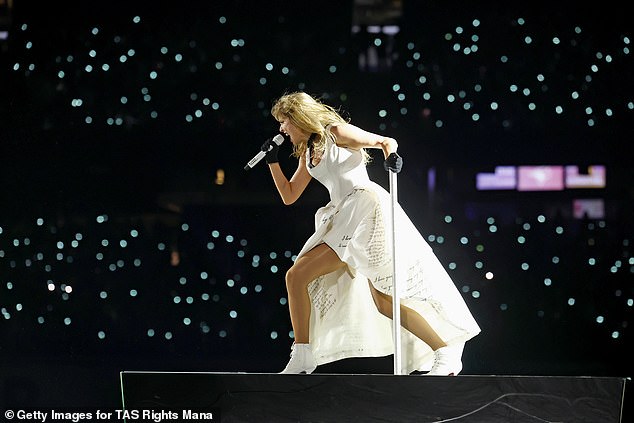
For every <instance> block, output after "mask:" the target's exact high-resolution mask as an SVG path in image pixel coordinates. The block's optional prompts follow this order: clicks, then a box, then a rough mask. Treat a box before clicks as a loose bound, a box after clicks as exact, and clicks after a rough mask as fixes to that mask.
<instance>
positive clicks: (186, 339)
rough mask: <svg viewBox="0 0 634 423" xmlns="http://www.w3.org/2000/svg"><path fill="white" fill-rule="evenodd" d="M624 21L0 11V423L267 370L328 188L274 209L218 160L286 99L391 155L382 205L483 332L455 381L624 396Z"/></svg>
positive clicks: (262, 185) (352, 8)
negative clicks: (409, 231)
mask: <svg viewBox="0 0 634 423" xmlns="http://www.w3.org/2000/svg"><path fill="white" fill-rule="evenodd" d="M481 3H482V4H481ZM633 20H634V19H633V15H632V14H631V13H630V12H628V11H627V7H626V6H625V4H623V5H619V3H617V2H610V1H607V2H600V3H596V4H588V5H585V6H584V5H582V3H579V2H577V3H574V4H573V3H572V2H571V3H567V2H564V3H561V2H552V4H551V3H546V2H543V3H542V2H498V3H495V2H477V1H473V2H468V1H465V2H458V1H436V0H434V1H431V0H430V1H414V0H409V1H408V0H402V1H398V0H392V1H386V0H384V1H380V0H373V1H372V0H354V1H351V0H348V1H344V0H340V1H310V2H309V1H306V2H305V1H281V0H280V1H276V0H273V1H245V0H217V1H214V0H209V1H181V2H150V1H128V2H123V1H81V2H80V1H53V2H36V1H20V0H13V1H12V0H0V99H1V101H0V119H1V120H0V178H1V179H0V181H1V189H0V310H1V312H2V315H1V316H0V406H1V407H0V408H2V409H3V410H4V409H9V408H17V407H19V406H32V407H57V408H64V407H65V408H67V409H73V408H81V407H84V409H88V410H90V407H95V408H99V407H101V408H102V409H106V408H111V409H116V408H121V400H122V398H121V387H120V379H119V376H120V375H119V373H120V372H121V371H157V372H227V373H234V372H235V373H239V372H246V373H277V372H279V371H280V370H281V369H282V368H283V367H284V365H285V364H286V362H287V360H288V354H289V349H290V345H291V343H292V341H293V333H292V330H291V325H290V319H289V316H288V308H287V303H286V292H285V285H284V274H285V272H286V270H287V269H288V268H289V267H290V265H291V264H292V261H293V259H294V258H295V254H297V253H298V252H299V249H300V248H301V246H302V245H303V242H304V241H305V240H306V239H307V237H308V236H309V235H310V234H311V233H312V229H313V214H314V212H315V210H316V209H317V208H318V207H320V206H321V205H323V204H325V203H326V202H327V201H328V198H327V191H326V190H325V188H323V187H322V186H320V185H319V184H318V183H317V182H315V181H313V182H312V183H311V185H309V188H308V190H307V192H306V193H305V195H304V196H303V197H302V198H301V199H300V200H299V201H298V202H297V203H295V204H294V205H292V206H284V205H283V204H282V202H281V200H280V198H279V196H278V194H277V192H276V190H275V187H274V185H273V182H272V179H271V177H270V174H269V171H268V169H267V166H266V164H265V163H264V162H262V163H260V164H258V165H257V166H255V167H254V168H253V169H251V170H248V171H245V170H244V169H243V168H244V166H245V164H246V163H247V162H248V161H249V160H250V159H251V158H252V157H253V155H254V154H256V153H257V152H258V151H259V148H260V146H261V144H262V143H263V142H264V140H266V139H267V138H268V137H271V136H273V135H275V134H276V133H277V131H278V124H277V122H276V121H275V120H274V119H273V118H272V117H271V115H270V108H271V105H272V103H273V101H274V100H275V99H276V98H277V97H279V96H280V95H282V94H283V93H285V92H290V91H296V90H302V91H306V92H308V93H310V94H314V95H316V96H318V97H320V98H321V99H323V101H324V102H326V103H327V104H330V105H332V106H334V107H336V108H339V109H340V110H341V111H342V112H343V113H344V115H345V116H347V117H349V118H350V119H351V122H352V123H353V124H356V125H358V126H361V127H363V128H365V129H367V130H370V131H372V132H377V133H381V134H385V135H388V136H391V137H394V138H396V139H397V140H398V141H399V152H400V154H401V155H402V156H403V159H404V167H403V171H402V172H401V173H400V174H399V175H398V181H399V201H400V203H401V204H402V205H403V207H404V209H405V210H406V212H407V213H408V214H409V216H410V217H411V218H412V220H413V221H414V223H415V224H416V225H417V227H418V228H419V230H420V232H421V233H422V234H423V235H424V236H425V238H426V239H427V240H428V242H429V243H430V245H431V246H432V247H433V248H434V250H435V252H436V254H437V255H438V257H439V258H440V259H441V262H442V263H443V264H444V265H445V266H446V269H447V270H448V272H449V273H450V275H451V276H452V278H453V279H454V281H455V283H456V285H457V286H458V288H459V290H460V291H461V292H462V294H463V296H464V298H465V300H466V302H467V304H468V305H469V307H470V308H471V310H472V312H473V314H474V316H475V317H476V319H477V320H478V322H479V324H480V325H481V327H482V333H481V334H480V335H478V336H477V337H476V338H474V339H473V340H472V341H470V342H468V343H467V346H466V348H465V352H464V356H463V363H464V370H463V373H462V374H463V375H521V376H575V377H576V376H582V377H597V378H600V377H618V378H626V379H627V380H629V378H630V377H631V376H632V374H633V371H634V364H633V363H634V360H633V359H632V357H633V356H634V354H633V353H634V350H633V348H632V345H634V343H633V338H634V332H633V330H634V328H632V327H631V324H633V323H634V314H633V309H634V283H633V282H634V172H633V167H632V148H631V146H632V142H633V140H634V137H633V136H634V131H633V130H632V122H633V121H634V82H633V76H634V75H633V70H634V67H633V60H632V54H633V52H632V48H633V46H632V37H633V36H634V33H633V29H634V25H633V23H634V22H633ZM371 153H372V156H373V158H374V160H373V162H372V163H370V165H369V172H370V176H371V177H372V178H373V179H374V180H375V181H377V182H379V183H380V184H382V185H384V186H386V188H387V182H388V175H387V173H386V172H385V171H384V170H383V167H382V157H381V156H380V155H379V154H377V153H379V151H378V150H377V151H372V152H371ZM280 156H281V160H282V161H281V165H282V167H283V168H284V169H285V170H286V172H287V174H288V175H289V176H290V173H291V172H292V171H293V170H294V166H295V165H296V161H295V160H294V159H293V158H292V157H290V147H289V145H288V144H283V146H282V147H281V154H280ZM403 248H407V246H403ZM391 372H392V357H391V356H388V357H382V358H376V359H357V360H345V361H342V362H337V363H332V364H330V365H325V366H320V367H319V368H318V369H317V371H316V373H318V374H319V373H321V374H389V373H391ZM409 377H410V378H412V377H414V376H409ZM628 383H629V382H628ZM628 389H629V385H628V386H627V389H626V396H625V398H628V394H629V390H628ZM629 395H630V398H631V394H629ZM86 407H88V408H86ZM324 413H327V410H324ZM261 421H267V419H263V420H261ZM289 421H290V420H289ZM297 421H299V420H297ZM313 421H317V420H313ZM342 421H343V420H342ZM355 421H364V420H363V419H360V420H355ZM382 421H384V420H382ZM401 421H403V420H401ZM470 421H475V420H470ZM507 421H516V420H511V419H509V420H507ZM517 421H519V420H517ZM530 421H546V420H530ZM571 421H573V420H571ZM574 421H591V420H583V419H582V420H574ZM623 421H625V420H623Z"/></svg>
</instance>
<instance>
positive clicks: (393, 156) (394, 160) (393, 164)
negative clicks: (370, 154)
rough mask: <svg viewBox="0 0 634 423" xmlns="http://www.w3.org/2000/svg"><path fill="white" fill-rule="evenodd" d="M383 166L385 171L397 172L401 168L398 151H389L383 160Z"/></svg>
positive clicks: (401, 161)
mask: <svg viewBox="0 0 634 423" xmlns="http://www.w3.org/2000/svg"><path fill="white" fill-rule="evenodd" d="M383 167H384V168H385V170H387V171H392V172H394V173H399V172H400V171H401V169H402V168H403V158H402V157H401V156H399V155H398V153H396V152H394V153H390V155H389V156H387V158H386V159H385V161H384V162H383Z"/></svg>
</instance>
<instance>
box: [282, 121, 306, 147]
mask: <svg viewBox="0 0 634 423" xmlns="http://www.w3.org/2000/svg"><path fill="white" fill-rule="evenodd" d="M280 132H281V133H283V134H286V135H288V137H289V138H290V139H291V142H292V143H293V145H297V144H299V143H302V142H306V141H308V137H309V136H310V133H308V132H306V131H304V130H302V129H300V128H298V127H297V126H295V125H293V124H292V123H291V121H290V119H289V118H287V117H284V118H282V120H280Z"/></svg>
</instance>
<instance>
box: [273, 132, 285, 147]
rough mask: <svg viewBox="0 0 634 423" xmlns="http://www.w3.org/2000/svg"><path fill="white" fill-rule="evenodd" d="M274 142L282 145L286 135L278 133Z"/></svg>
mask: <svg viewBox="0 0 634 423" xmlns="http://www.w3.org/2000/svg"><path fill="white" fill-rule="evenodd" d="M273 142H275V144H277V145H281V144H282V143H283V142H284V137H283V136H282V135H281V134H277V135H276V136H274V137H273Z"/></svg>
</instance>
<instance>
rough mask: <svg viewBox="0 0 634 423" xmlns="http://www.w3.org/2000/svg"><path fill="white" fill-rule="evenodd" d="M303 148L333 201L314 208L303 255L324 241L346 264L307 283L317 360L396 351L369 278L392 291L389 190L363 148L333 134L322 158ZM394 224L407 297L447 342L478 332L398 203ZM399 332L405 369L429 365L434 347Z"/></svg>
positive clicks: (389, 324) (389, 325) (389, 322)
mask: <svg viewBox="0 0 634 423" xmlns="http://www.w3.org/2000/svg"><path fill="white" fill-rule="evenodd" d="M307 150H308V149H307ZM306 156H307V157H306V162H307V167H308V172H309V173H310V175H311V176H312V177H314V178H315V179H317V180H318V181H319V182H321V183H322V184H323V185H324V186H325V187H326V188H327V189H328V192H329V193H330V202H329V203H328V204H327V205H326V206H324V207H321V208H320V209H318V210H317V212H316V214H315V233H314V234H313V235H312V236H311V237H310V238H309V239H308V240H307V241H306V243H305V244H304V246H303V248H302V250H301V251H300V253H299V254H298V258H299V257H301V256H302V255H303V254H305V253H306V252H308V251H310V250H311V249H312V248H314V247H315V246H317V245H319V244H321V243H326V244H327V245H328V246H330V248H332V249H333V250H334V251H335V253H336V254H337V255H338V256H339V258H340V259H341V260H342V261H343V262H345V263H347V265H348V266H347V267H346V268H344V269H342V270H339V271H335V272H332V273H329V274H327V275H324V276H320V277H319V278H317V279H315V280H314V281H313V282H311V283H310V284H309V286H308V292H309V296H310V299H311V304H312V310H311V318H310V344H311V347H312V351H313V355H314V357H315V361H316V363H317V365H321V364H325V363H329V362H332V361H336V360H340V359H343V358H351V357H380V356H386V355H389V354H393V353H394V343H393V338H392V320H391V319H389V318H387V317H385V316H383V315H382V314H380V313H379V312H378V310H377V308H376V306H375V304H374V300H373V299H372V295H371V293H370V289H369V286H368V280H369V281H371V283H372V284H373V286H374V287H375V288H376V289H378V290H379V291H381V292H383V293H385V294H388V295H392V273H393V269H392V251H391V245H392V241H391V239H392V233H391V230H390V222H389V219H390V208H391V201H390V194H389V193H388V192H387V191H386V190H385V189H384V188H383V187H381V186H380V185H378V184H377V183H375V182H372V181H371V180H370V179H369V177H368V173H367V169H366V166H365V164H364V162H363V157H362V155H361V152H360V151H357V150H352V149H347V148H343V147H339V146H337V145H336V144H335V143H334V142H333V141H332V140H328V141H327V144H326V150H325V152H324V154H323V156H322V158H321V161H320V162H319V163H318V164H317V165H315V166H314V167H312V166H311V165H309V164H310V152H309V151H307V152H306ZM396 230H397V241H398V245H397V247H396V248H397V253H396V254H397V264H398V265H399V270H398V272H397V276H399V284H400V285H399V286H400V288H399V291H401V293H402V294H401V295H402V298H401V301H402V304H403V305H405V306H407V307H410V308H412V309H414V310H416V311H417V312H419V313H420V314H421V315H422V316H423V317H424V318H425V320H427V322H428V323H429V324H430V325H431V326H432V328H433V329H434V330H435V331H436V332H437V333H438V335H439V336H440V337H441V338H442V339H443V340H444V341H445V343H447V344H448V345H455V344H464V342H465V341H467V340H469V339H471V338H472V337H474V336H476V335H477V334H478V333H479V332H480V327H479V326H478V324H477V323H476V321H475V319H474V318H473V316H472V314H471V312H470V311H469V309H468V307H467V305H466V303H465V301H464V299H463V298H462V295H461V294H460V292H459V291H458V289H457V288H456V286H455V284H454V283H453V281H452V280H451V278H450V276H449V275H448V274H447V272H446V270H445V269H444V267H443V266H442V264H441V263H440V262H439V261H438V258H437V257H436V256H435V254H434V253H433V251H432V249H431V247H430V246H429V244H427V242H426V241H425V239H424V238H423V237H422V235H421V234H420V233H419V232H418V230H417V229H416V227H415V226H414V225H413V223H412V222H411V220H410V219H409V218H408V217H407V215H406V214H405V212H404V211H403V209H402V208H401V207H400V206H398V207H397V209H396ZM401 340H402V346H401V357H402V373H403V374H408V373H411V372H412V371H414V370H429V368H430V367H431V363H432V361H433V351H432V350H431V348H430V347H429V346H428V345H427V344H426V343H424V342H423V341H421V340H420V339H419V338H417V337H416V336H414V335H413V334H411V333H410V332H409V331H407V330H405V329H402V332H401Z"/></svg>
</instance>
